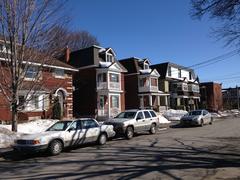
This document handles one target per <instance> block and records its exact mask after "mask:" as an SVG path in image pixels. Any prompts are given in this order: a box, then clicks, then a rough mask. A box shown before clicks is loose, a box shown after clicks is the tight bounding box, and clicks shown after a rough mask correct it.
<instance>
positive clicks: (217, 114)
mask: <svg viewBox="0 0 240 180" xmlns="http://www.w3.org/2000/svg"><path fill="white" fill-rule="evenodd" d="M211 116H212V117H213V118H220V117H222V115H221V114H219V113H211Z"/></svg>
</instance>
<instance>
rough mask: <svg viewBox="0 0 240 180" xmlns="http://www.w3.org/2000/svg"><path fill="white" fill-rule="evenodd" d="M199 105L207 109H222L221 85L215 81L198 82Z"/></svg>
mask: <svg viewBox="0 0 240 180" xmlns="http://www.w3.org/2000/svg"><path fill="white" fill-rule="evenodd" d="M200 94H201V107H202V108H204V109H207V110H209V111H219V110H222V109H223V98H222V85H221V84H219V83H215V82H204V83H201V84H200Z"/></svg>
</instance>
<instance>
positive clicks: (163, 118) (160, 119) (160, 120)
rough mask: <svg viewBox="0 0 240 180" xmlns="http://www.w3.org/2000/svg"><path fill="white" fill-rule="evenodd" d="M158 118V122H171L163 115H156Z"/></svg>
mask: <svg viewBox="0 0 240 180" xmlns="http://www.w3.org/2000/svg"><path fill="white" fill-rule="evenodd" d="M158 118H159V123H160V124H168V123H171V121H169V120H167V119H166V118H165V117H163V116H162V115H159V116H158Z"/></svg>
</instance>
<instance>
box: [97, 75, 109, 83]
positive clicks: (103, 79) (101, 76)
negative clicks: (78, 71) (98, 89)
mask: <svg viewBox="0 0 240 180" xmlns="http://www.w3.org/2000/svg"><path fill="white" fill-rule="evenodd" d="M106 81H107V74H106V73H101V74H98V82H106Z"/></svg>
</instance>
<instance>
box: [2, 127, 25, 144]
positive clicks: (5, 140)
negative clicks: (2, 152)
mask: <svg viewBox="0 0 240 180" xmlns="http://www.w3.org/2000/svg"><path fill="white" fill-rule="evenodd" d="M19 136H20V135H19V134H17V133H15V132H12V131H10V130H8V129H6V128H3V127H0V148H6V147H9V146H11V145H12V144H13V143H14V140H15V139H16V138H17V137H19Z"/></svg>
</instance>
